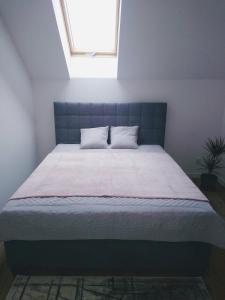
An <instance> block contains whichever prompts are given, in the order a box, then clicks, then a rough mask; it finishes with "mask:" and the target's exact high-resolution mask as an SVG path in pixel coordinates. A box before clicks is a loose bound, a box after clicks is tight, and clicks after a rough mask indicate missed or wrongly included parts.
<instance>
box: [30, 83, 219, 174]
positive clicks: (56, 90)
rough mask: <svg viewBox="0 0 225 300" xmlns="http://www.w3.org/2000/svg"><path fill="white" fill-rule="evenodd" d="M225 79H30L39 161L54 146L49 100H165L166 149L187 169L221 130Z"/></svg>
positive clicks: (195, 170) (192, 167)
mask: <svg viewBox="0 0 225 300" xmlns="http://www.w3.org/2000/svg"><path fill="white" fill-rule="evenodd" d="M224 94H225V81H222V80H221V81H220V80H172V81H170V80H167V81H163V80H156V81H151V80H147V81H145V80H141V81H138V80H113V79H76V80H68V81H61V80H57V81H50V80H49V81H34V82H33V95H34V100H35V112H36V128H37V147H38V160H39V162H40V161H41V160H42V159H43V158H44V157H45V155H46V154H47V153H48V152H49V151H51V150H52V149H53V148H54V146H55V132H54V116H53V101H54V100H57V101H77V102H82V101H83V102H85V101H109V102H110V101H111V102H116V101H118V102H119V101H122V102H127V101H164V102H167V103H168V114H167V127H166V143H165V148H166V150H167V151H168V152H169V153H170V154H171V155H172V156H173V157H174V159H175V160H176V161H177V162H178V163H179V164H180V165H181V166H182V167H183V168H184V170H185V171H186V172H188V173H190V174H193V175H198V174H199V173H200V170H199V169H198V167H197V166H196V159H197V158H198V156H199V155H200V154H201V152H202V146H203V144H204V141H205V140H206V138H207V137H210V136H215V135H218V133H219V132H220V131H221V123H222V119H223V109H224Z"/></svg>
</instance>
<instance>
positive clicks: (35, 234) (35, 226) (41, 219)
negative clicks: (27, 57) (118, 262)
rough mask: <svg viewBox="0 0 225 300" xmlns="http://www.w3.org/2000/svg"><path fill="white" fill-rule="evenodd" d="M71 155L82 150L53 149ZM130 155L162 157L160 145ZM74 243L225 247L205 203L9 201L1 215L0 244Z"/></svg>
mask: <svg viewBox="0 0 225 300" xmlns="http://www.w3.org/2000/svg"><path fill="white" fill-rule="evenodd" d="M73 151H86V150H80V148H79V145H60V144H59V145H58V146H56V148H55V149H54V150H53V152H58V153H60V152H73ZM91 151H94V152H99V153H101V152H102V151H111V149H102V150H101V149H99V150H97V149H96V150H91ZM121 151H128V150H122V149H121ZM129 151H152V152H161V153H162V152H164V150H163V149H162V148H161V147H160V146H140V147H139V149H138V150H129ZM76 239H123V240H153V241H167V242H179V241H180V242H183V241H198V242H206V243H210V244H214V245H216V246H219V247H223V248H225V221H224V220H223V219H222V218H221V217H220V216H219V215H217V214H216V212H215V211H214V210H213V209H212V207H211V206H210V204H209V202H207V201H195V200H186V199H140V198H118V197H116V198H113V197H111V198H110V197H106V198H103V197H66V198H63V197H50V198H29V199H20V200H10V201H8V202H7V204H6V206H5V207H4V208H3V211H2V212H1V214H0V240H4V241H9V240H76Z"/></svg>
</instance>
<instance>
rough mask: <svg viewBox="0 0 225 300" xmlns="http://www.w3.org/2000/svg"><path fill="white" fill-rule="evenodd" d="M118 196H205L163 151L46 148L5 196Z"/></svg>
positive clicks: (203, 198) (179, 197)
mask: <svg viewBox="0 0 225 300" xmlns="http://www.w3.org/2000/svg"><path fill="white" fill-rule="evenodd" d="M54 196H55V197H73V196H83V197H121V198H122V197H123V198H126V197H127V198H145V199H157V198H159V199H190V200H202V201H207V199H206V197H205V196H204V195H203V194H202V193H201V192H200V190H199V189H198V188H197V187H196V186H195V185H194V184H193V182H192V181H191V180H190V179H189V178H188V177H187V176H186V174H185V173H184V172H183V171H182V169H181V168H180V167H179V166H178V164H177V163H176V162H175V161H174V160H173V159H172V158H171V157H170V156H169V155H168V154H167V153H166V152H165V151H161V152H158V151H155V152H153V151H152V152H148V151H138V150H137V149H135V150H133V149H127V150H126V151H120V149H111V150H105V149H104V150H103V151H99V152H93V151H92V150H90V149H88V150H86V151H84V150H80V151H74V152H53V153H50V154H49V155H48V156H47V157H46V158H45V159H44V161H43V162H42V163H41V164H40V165H39V167H38V168H37V169H36V170H35V171H34V172H33V174H32V175H31V176H30V177H29V178H28V179H27V180H26V181H25V183H24V184H23V185H22V186H21V187H20V188H19V190H18V191H17V192H16V193H15V194H14V195H13V196H12V198H11V199H24V198H32V197H42V198H45V197H54Z"/></svg>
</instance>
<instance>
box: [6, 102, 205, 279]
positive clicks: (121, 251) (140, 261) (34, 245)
mask: <svg viewBox="0 0 225 300" xmlns="http://www.w3.org/2000/svg"><path fill="white" fill-rule="evenodd" d="M166 111H167V104H166V103H140V102H139V103H125V104H123V103H65V102H63V103H62V102H56V103H54V113H55V133H56V144H59V143H66V144H77V143H80V128H88V127H98V126H106V125H109V126H110V125H113V126H119V125H123V126H130V125H139V126H140V131H139V144H147V145H151V144H158V145H161V146H164V137H165V127H166ZM5 247H6V255H7V260H8V263H9V265H10V266H11V269H12V271H13V272H14V273H23V274H51V273H54V274H57V273H58V274H79V273H85V274H88V273H90V274H91V273H93V274H116V273H118V274H128V273H129V274H149V275H177V274H181V275H200V274H202V273H203V272H204V271H205V269H206V267H207V265H208V260H209V255H210V246H209V245H207V244H202V243H197V242H196V243H194V242H193V243H191V242H188V243H168V242H155V241H152V242H151V241H121V240H98V241H96V240H84V241H34V242H31V241H10V242H6V243H5Z"/></svg>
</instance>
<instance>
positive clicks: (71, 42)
mask: <svg viewBox="0 0 225 300" xmlns="http://www.w3.org/2000/svg"><path fill="white" fill-rule="evenodd" d="M66 2H67V0H60V3H61V9H62V15H63V20H64V24H65V28H66V35H67V40H68V44H69V49H70V54H71V55H80V56H83V55H90V56H91V55H92V56H117V51H118V39H119V18H120V0H116V26H115V42H114V49H113V51H109V52H106V51H97V52H94V55H93V52H92V51H77V50H76V47H75V41H74V39H73V35H72V30H71V25H70V18H69V14H68V7H67V3H66Z"/></svg>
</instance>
